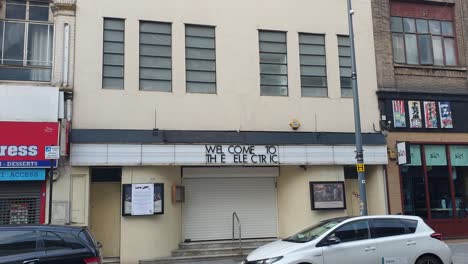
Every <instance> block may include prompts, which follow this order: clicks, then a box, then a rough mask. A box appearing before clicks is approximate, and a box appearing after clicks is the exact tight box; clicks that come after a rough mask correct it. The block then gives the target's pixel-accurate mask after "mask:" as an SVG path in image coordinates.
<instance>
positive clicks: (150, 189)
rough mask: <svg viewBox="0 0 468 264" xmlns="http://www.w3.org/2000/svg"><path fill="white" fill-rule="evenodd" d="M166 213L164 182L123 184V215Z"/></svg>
mask: <svg viewBox="0 0 468 264" xmlns="http://www.w3.org/2000/svg"><path fill="white" fill-rule="evenodd" d="M158 214H164V184H163V183H148V184H123V185H122V215H123V216H144V215H158Z"/></svg>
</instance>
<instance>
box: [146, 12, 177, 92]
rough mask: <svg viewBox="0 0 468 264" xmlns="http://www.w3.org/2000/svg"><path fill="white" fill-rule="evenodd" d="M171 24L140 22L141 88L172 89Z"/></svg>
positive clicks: (165, 90) (168, 90)
mask: <svg viewBox="0 0 468 264" xmlns="http://www.w3.org/2000/svg"><path fill="white" fill-rule="evenodd" d="M171 43H172V41H171V24H169V23H159V22H143V21H142V22H140V90H145V91H160V92H170V91H171V90H172V84H171V80H172V49H171Z"/></svg>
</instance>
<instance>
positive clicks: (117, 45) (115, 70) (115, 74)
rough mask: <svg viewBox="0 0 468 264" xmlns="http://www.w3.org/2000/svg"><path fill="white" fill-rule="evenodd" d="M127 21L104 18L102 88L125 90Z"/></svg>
mask: <svg viewBox="0 0 468 264" xmlns="http://www.w3.org/2000/svg"><path fill="white" fill-rule="evenodd" d="M124 51H125V20H123V19H117V18H104V48H103V52H104V54H103V67H102V88H104V89H123V88H124V53H125V52H124Z"/></svg>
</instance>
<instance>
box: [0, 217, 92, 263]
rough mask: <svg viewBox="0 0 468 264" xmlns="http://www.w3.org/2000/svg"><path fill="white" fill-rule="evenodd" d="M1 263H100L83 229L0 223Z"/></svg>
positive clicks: (87, 232)
mask: <svg viewBox="0 0 468 264" xmlns="http://www.w3.org/2000/svg"><path fill="white" fill-rule="evenodd" d="M0 263H2V264H64V263H66V264H101V256H100V253H99V249H98V246H97V244H96V242H95V241H94V239H93V237H92V236H91V234H90V233H89V231H88V230H87V229H86V228H82V227H71V226H49V225H12V226H0Z"/></svg>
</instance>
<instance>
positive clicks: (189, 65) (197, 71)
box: [185, 25, 216, 94]
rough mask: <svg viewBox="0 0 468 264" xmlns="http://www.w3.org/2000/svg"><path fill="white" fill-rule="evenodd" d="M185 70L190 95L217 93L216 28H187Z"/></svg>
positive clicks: (195, 26) (189, 26) (188, 26)
mask: <svg viewBox="0 0 468 264" xmlns="http://www.w3.org/2000/svg"><path fill="white" fill-rule="evenodd" d="M185 68H186V85H187V87H186V88H187V92H188V93H207V94H210V93H211V94H212V93H216V50H215V28H214V27H212V26H198V25H186V26H185Z"/></svg>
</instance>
